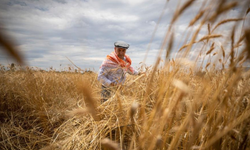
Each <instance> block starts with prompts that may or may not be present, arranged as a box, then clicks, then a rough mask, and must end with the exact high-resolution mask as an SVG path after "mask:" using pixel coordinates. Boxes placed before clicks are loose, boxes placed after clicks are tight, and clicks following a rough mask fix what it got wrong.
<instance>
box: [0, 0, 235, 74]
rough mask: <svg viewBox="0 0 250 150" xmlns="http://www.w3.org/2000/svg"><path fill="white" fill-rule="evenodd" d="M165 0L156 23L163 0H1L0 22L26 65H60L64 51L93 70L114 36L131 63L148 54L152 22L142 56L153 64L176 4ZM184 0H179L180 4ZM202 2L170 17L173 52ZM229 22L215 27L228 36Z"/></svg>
mask: <svg viewBox="0 0 250 150" xmlns="http://www.w3.org/2000/svg"><path fill="white" fill-rule="evenodd" d="M167 2H168V3H167V5H166V6H167V7H166V10H165V13H164V15H163V17H162V18H161V20H160V22H159V24H158V20H159V17H160V15H161V13H162V11H163V9H164V6H165V4H166V1H162V0H155V1H150V0H137V1H134V0H119V1H117V0H106V1H101V0H95V1H94V0H48V1H35V0H22V1H21V0H2V1H1V2H0V20H1V22H3V23H4V24H3V25H1V28H2V29H4V30H6V31H7V32H8V34H9V35H10V36H11V37H13V38H15V39H16V41H17V46H18V48H20V49H21V51H22V52H23V53H24V54H25V56H26V61H27V62H28V64H29V65H31V66H38V67H42V68H49V67H51V66H53V67H54V68H57V69H60V68H61V67H63V66H67V65H70V64H71V63H70V62H69V61H68V60H67V59H66V57H65V56H67V57H69V58H70V59H71V60H72V61H73V62H74V63H75V64H76V65H77V66H79V67H81V68H94V69H95V70H98V68H99V66H100V65H101V63H102V60H103V59H104V58H105V57H106V55H107V54H109V53H110V52H112V51H113V47H114V46H113V44H114V42H115V41H117V40H124V41H126V42H128V43H130V45H131V47H130V48H129V50H128V52H127V53H128V54H129V55H130V56H131V58H132V61H133V66H138V65H139V63H140V62H142V61H143V60H144V58H145V55H146V54H147V53H146V52H147V50H148V48H149V43H150V39H151V37H152V35H153V32H154V30H155V28H156V27H157V30H156V32H155V36H154V39H153V41H152V43H151V44H150V45H151V46H150V49H149V51H148V54H147V60H146V63H147V64H148V65H152V64H153V63H154V62H155V60H156V57H157V55H158V51H159V49H160V47H161V44H162V42H163V39H164V36H165V35H166V31H167V29H168V28H169V25H170V21H171V19H172V17H173V14H174V12H175V10H176V8H177V6H178V3H177V1H167ZM184 2H185V1H181V4H183V3H184ZM205 2H206V1H205V0H199V1H195V4H193V5H192V6H191V7H190V8H189V9H187V10H186V11H184V13H183V14H182V16H180V17H179V18H178V20H177V22H175V24H174V26H173V28H172V30H173V31H174V32H175V34H174V35H175V41H174V42H175V43H174V47H173V51H172V56H174V55H175V54H176V52H177V50H178V49H179V48H180V46H181V45H182V44H185V43H186V42H188V41H190V38H191V37H189V38H186V36H187V35H188V32H189V31H190V30H193V31H194V30H196V29H197V28H198V27H199V23H196V24H195V25H194V26H193V27H192V28H189V27H188V24H189V22H190V20H191V19H192V18H194V17H195V15H196V14H197V12H198V11H199V8H200V6H202V5H204V3H205ZM206 3H208V2H206ZM239 13H240V9H234V10H231V11H230V13H229V15H228V18H230V17H236V16H237V15H239ZM231 27H232V26H231V25H230V24H228V25H226V26H225V27H224V28H218V29H216V32H220V33H222V34H223V35H225V36H227V34H228V32H229V31H230V30H231ZM205 34H207V27H206V26H203V27H202V29H201V31H200V33H199V35H198V38H201V37H202V36H204V35H205ZM220 42H221V43H224V42H225V41H220ZM195 48H196V49H194V50H193V52H191V55H194V54H196V52H198V49H199V47H195ZM1 53H3V52H1ZM0 58H1V60H0V63H2V64H7V63H10V62H12V61H13V60H12V59H10V58H9V57H8V56H7V55H5V54H3V55H2V57H0ZM6 60H7V61H6Z"/></svg>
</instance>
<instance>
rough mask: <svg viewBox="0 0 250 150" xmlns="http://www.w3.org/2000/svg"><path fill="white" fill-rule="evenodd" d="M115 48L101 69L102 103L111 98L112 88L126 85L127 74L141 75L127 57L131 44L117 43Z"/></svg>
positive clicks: (99, 78) (99, 77) (99, 76)
mask: <svg viewBox="0 0 250 150" xmlns="http://www.w3.org/2000/svg"><path fill="white" fill-rule="evenodd" d="M114 46H115V47H114V51H113V52H112V53H110V54H109V55H107V57H106V59H105V60H104V61H103V63H102V65H101V67H100V69H99V74H98V80H99V81H100V82H101V83H102V93H101V95H102V102H105V101H106V100H107V99H108V98H109V97H110V87H113V86H117V85H122V84H123V83H124V81H125V79H126V76H125V74H126V73H129V74H131V75H139V74H140V73H139V72H138V71H136V70H135V69H134V68H133V67H131V63H132V61H131V59H130V58H129V56H128V55H126V50H127V49H128V48H129V44H128V43H126V42H123V41H117V42H115V43H114Z"/></svg>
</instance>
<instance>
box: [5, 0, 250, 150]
mask: <svg viewBox="0 0 250 150" xmlns="http://www.w3.org/2000/svg"><path fill="white" fill-rule="evenodd" d="M214 3H215V1H209V2H208V5H205V6H206V8H201V10H200V12H199V13H198V14H197V16H195V18H194V19H192V20H191V21H190V24H189V25H190V27H189V28H191V29H194V25H195V24H199V27H198V28H197V29H196V30H193V33H192V34H191V33H190V34H188V35H187V36H188V37H187V38H186V39H191V40H190V41H188V42H186V43H187V44H186V43H185V44H184V45H183V46H181V48H180V49H179V55H178V56H182V57H176V58H174V59H171V60H169V56H170V53H171V52H172V51H177V50H173V47H174V46H173V43H174V42H175V41H174V33H173V32H172V26H174V24H175V22H176V21H177V20H178V18H179V17H180V16H181V14H183V13H185V10H186V9H189V7H190V6H191V5H194V1H187V2H186V3H185V4H184V5H183V6H181V7H180V8H178V9H177V10H176V12H175V14H174V16H173V19H172V24H171V26H170V27H169V30H168V32H167V33H166V34H165V35H166V36H165V37H164V40H163V44H162V46H161V50H160V53H159V58H158V60H157V62H156V64H155V65H154V66H151V67H145V66H144V67H141V69H142V70H146V75H142V76H128V79H127V81H126V83H125V84H124V85H123V86H119V87H115V88H113V89H112V91H113V94H112V97H111V98H109V100H108V101H106V102H104V103H101V101H100V99H101V97H100V91H101V88H100V83H99V82H98V81H97V74H96V73H93V72H85V73H84V74H81V73H70V72H68V73H67V72H64V73H58V72H55V71H53V70H51V71H49V72H41V71H36V70H34V69H29V68H27V69H18V68H17V67H16V68H15V66H12V67H11V68H10V69H9V70H4V69H3V68H2V69H1V70H0V71H1V73H0V84H1V86H0V116H1V117H0V121H1V124H0V126H1V128H0V130H1V131H0V133H1V134H0V148H1V149H44V150H47V149H114V150H118V149H128V150H130V149H141V150H142V149H169V150H171V149H187V150H188V149H211V150H212V149H226V150H227V149H233V150H235V149H239V150H241V149H249V147H250V143H249V141H250V140H249V137H250V135H249V129H250V124H249V123H250V104H249V102H250V101H249V98H250V89H249V87H250V79H249V77H250V72H249V71H245V70H244V68H243V67H242V64H243V62H245V61H246V60H248V59H249V58H250V55H249V52H250V49H249V48H250V44H249V43H250V38H249V37H250V30H249V29H247V28H245V27H243V28H241V27H238V24H239V22H242V21H244V19H245V18H246V15H247V13H248V12H249V9H248V8H247V7H245V6H248V5H249V1H246V2H245V5H242V6H241V7H240V8H242V10H243V11H242V12H244V13H241V16H239V18H238V19H237V18H234V19H228V20H220V18H221V16H223V15H225V14H226V13H227V11H228V10H229V9H231V8H234V7H236V6H237V5H239V3H238V2H237V1H234V2H232V1H227V0H220V1H219V2H218V5H217V7H211V6H212V4H214ZM238 7H239V6H238ZM214 9H215V11H211V10H214ZM246 12H247V13H246ZM242 18H244V19H242ZM216 20H218V21H217V22H216ZM228 22H231V23H232V22H233V23H235V27H234V28H232V30H231V32H230V33H228V34H227V35H225V34H223V33H218V31H219V30H218V28H220V27H223V25H225V24H227V23H228ZM203 26H208V34H207V35H204V36H203V37H202V38H200V39H198V36H197V35H198V33H199V32H200V30H201V28H202V27H203ZM211 29H212V30H211ZM215 29H216V30H215ZM238 31H242V32H241V33H242V35H240V36H239V39H237V38H238V36H236V33H237V34H238V33H239V32H238ZM218 38H220V39H224V40H226V41H228V42H225V43H224V44H223V45H217V44H215V43H216V42H217V40H218ZM196 44H203V46H201V49H200V51H199V52H198V53H199V55H197V58H196V59H193V60H190V59H189V54H190V52H192V48H193V47H194V46H195V45H196ZM236 45H237V46H236ZM238 48H239V49H238ZM165 50H166V52H165V53H166V55H165V58H166V60H165V63H164V64H163V65H160V62H161V59H162V57H161V54H162V53H163V52H164V51H165ZM205 58H206V59H205ZM198 60H201V62H202V63H200V62H199V61H198ZM204 60H206V61H204Z"/></svg>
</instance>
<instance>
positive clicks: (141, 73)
mask: <svg viewBox="0 0 250 150" xmlns="http://www.w3.org/2000/svg"><path fill="white" fill-rule="evenodd" d="M138 75H139V76H140V75H146V72H139V73H138Z"/></svg>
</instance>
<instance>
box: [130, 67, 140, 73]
mask: <svg viewBox="0 0 250 150" xmlns="http://www.w3.org/2000/svg"><path fill="white" fill-rule="evenodd" d="M130 68H131V70H133V72H131V71H130V69H128V73H129V74H131V75H140V72H139V71H137V70H135V69H134V68H133V67H131V66H130Z"/></svg>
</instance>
